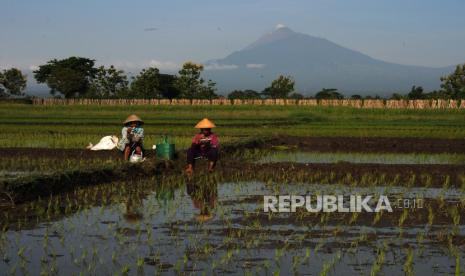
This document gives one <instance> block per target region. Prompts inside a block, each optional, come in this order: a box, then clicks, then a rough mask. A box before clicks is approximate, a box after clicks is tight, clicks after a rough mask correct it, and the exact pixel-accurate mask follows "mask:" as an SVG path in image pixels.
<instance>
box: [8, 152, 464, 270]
mask: <svg viewBox="0 0 465 276" xmlns="http://www.w3.org/2000/svg"><path fill="white" fill-rule="evenodd" d="M246 155H247V158H245V160H246V161H240V160H236V161H231V163H226V162H225V163H222V164H221V163H220V164H219V167H218V170H217V172H215V173H213V174H206V173H205V172H204V171H203V170H201V169H200V170H199V172H198V173H197V174H196V175H195V176H194V177H193V178H191V179H189V178H186V177H184V176H182V175H180V174H171V175H161V176H157V177H145V178H134V179H132V180H131V178H128V179H127V180H121V181H114V182H112V183H103V184H99V185H94V186H87V187H78V188H76V189H74V190H72V191H68V192H65V193H61V194H57V195H54V196H51V197H42V198H40V199H37V200H33V201H28V202H23V203H20V204H16V205H15V206H10V207H8V208H4V209H2V210H1V211H2V212H1V225H0V226H1V233H0V235H1V236H0V256H1V259H0V271H2V272H3V274H6V275H10V274H12V275H23V274H32V275H36V274H44V275H47V274H81V273H82V274H84V275H88V274H91V275H108V274H119V275H124V274H130V275H137V274H139V275H143V274H173V273H180V274H187V275H190V274H195V275H197V274H206V275H210V274H231V275H234V274H260V275H262V274H265V275H266V274H268V275H276V274H283V275H286V274H290V273H293V274H302V275H334V274H345V275H366V274H372V275H375V274H384V275H399V274H409V275H411V274H425V275H430V274H451V275H460V274H461V273H463V272H464V271H465V266H464V263H465V254H464V253H463V252H465V222H464V219H463V213H464V211H465V177H464V175H463V173H464V171H463V166H462V165H463V164H464V163H463V161H462V160H463V155H461V154H460V153H418V154H411V153H342V152H335V153H328V152H326V153H322V152H318V153H317V152H311V151H310V152H305V151H298V150H281V151H276V150H275V151H269V150H267V151H262V152H251V153H246ZM251 156H253V158H255V159H253V158H251ZM345 163H353V165H350V166H346V164H345ZM308 164H309V165H308ZM341 164H342V165H341ZM370 164H371V165H370ZM199 165H200V166H202V165H203V164H199ZM307 165H308V166H307ZM404 165H405V166H404ZM340 168H342V169H344V170H347V171H343V172H340V170H339V169H340ZM400 168H404V169H403V171H402V169H400ZM325 170H327V171H328V172H329V173H328V174H325ZM375 170H379V171H378V172H375ZM417 170H418V171H417ZM435 170H436V171H437V172H439V174H440V176H438V175H437V174H438V173H437V172H435ZM339 173H341V175H342V176H341V177H339V176H338V174H339ZM404 176H406V177H405V178H404ZM412 178H413V180H409V179H412ZM405 179H406V180H405ZM279 195H291V196H309V198H311V199H312V200H315V201H313V203H314V202H316V198H317V197H318V196H320V195H334V196H341V197H342V198H343V199H344V200H347V201H346V203H345V204H349V203H350V202H349V201H350V196H351V195H361V196H367V195H369V196H372V197H373V198H374V199H376V198H378V197H380V196H381V195H384V196H387V198H388V199H389V201H390V204H391V205H392V212H389V211H386V210H384V211H381V212H378V213H377V212H365V211H361V212H321V211H319V212H311V211H308V210H307V209H306V208H305V206H304V207H301V208H297V209H296V211H295V212H282V213H275V212H265V210H264V200H265V199H264V196H279Z"/></svg>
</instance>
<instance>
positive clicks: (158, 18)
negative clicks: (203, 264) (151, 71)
mask: <svg viewBox="0 0 465 276" xmlns="http://www.w3.org/2000/svg"><path fill="white" fill-rule="evenodd" d="M0 3H1V8H0V68H5V67H11V66H15V67H19V68H33V67H34V66H37V65H40V64H43V63H44V62H46V61H47V60H49V59H51V58H55V57H56V58H64V57H68V56H72V55H79V56H85V57H89V58H93V59H96V60H97V61H98V63H100V64H115V65H117V66H119V67H122V68H125V69H127V70H128V69H129V71H130V70H131V69H133V68H140V67H145V66H149V65H156V66H158V67H160V68H161V69H162V70H165V71H166V70H168V71H169V69H173V68H176V66H177V65H178V64H180V63H182V62H183V61H186V60H194V61H198V62H203V61H206V60H209V59H213V58H221V57H224V56H226V55H228V54H230V53H231V52H233V51H235V50H240V49H242V48H244V47H245V46H246V45H248V44H249V43H251V42H253V41H254V40H256V39H257V38H258V37H260V36H261V35H263V34H264V33H267V32H270V31H272V30H273V28H274V26H276V25H277V24H284V25H286V26H288V27H290V28H291V29H293V30H294V31H297V32H302V33H306V34H310V35H315V36H319V37H324V38H327V39H329V40H331V41H333V42H336V43H338V44H340V45H342V46H345V47H348V48H351V49H354V50H358V51H360V52H362V53H365V54H368V55H370V56H372V57H375V58H378V59H382V60H385V61H390V62H396V63H401V64H412V65H424V66H434V67H440V66H447V65H452V64H458V63H463V62H465V51H464V49H465V16H464V15H463V12H464V11H465V1H463V0H442V1H439V0H436V1H432V0H389V1H378V0H307V1H292V0H287V1H282V0H281V1H275V0H234V1H220V0H198V1H193V0H186V1H181V0H173V1H154V0H152V1H137V0H135V1H127V0H125V1H123V0H79V1H71V0H69V1H64V0H40V1H38V0H29V1H26V0H0ZM134 70H135V69H134Z"/></svg>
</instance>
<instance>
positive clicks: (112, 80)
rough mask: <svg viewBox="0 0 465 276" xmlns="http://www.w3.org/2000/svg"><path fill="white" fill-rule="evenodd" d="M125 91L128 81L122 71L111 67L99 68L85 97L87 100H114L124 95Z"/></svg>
mask: <svg viewBox="0 0 465 276" xmlns="http://www.w3.org/2000/svg"><path fill="white" fill-rule="evenodd" d="M127 90H128V80H127V77H126V75H125V74H124V71H123V70H118V69H116V68H115V67H114V66H113V65H111V66H110V67H109V68H105V67H104V66H100V67H99V68H97V71H96V73H95V76H94V78H93V79H92V81H91V83H90V88H89V90H88V92H87V93H86V95H85V96H86V97H89V98H115V97H118V96H121V95H126V93H127Z"/></svg>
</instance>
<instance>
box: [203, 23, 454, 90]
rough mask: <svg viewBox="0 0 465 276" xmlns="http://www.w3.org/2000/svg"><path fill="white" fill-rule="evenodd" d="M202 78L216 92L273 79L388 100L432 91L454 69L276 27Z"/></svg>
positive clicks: (214, 64)
mask: <svg viewBox="0 0 465 276" xmlns="http://www.w3.org/2000/svg"><path fill="white" fill-rule="evenodd" d="M206 68H209V69H210V70H207V71H206V75H207V76H208V78H211V79H212V80H213V81H215V82H216V83H217V87H218V89H219V91H220V92H223V93H224V92H229V91H231V90H233V89H255V90H259V91H261V90H263V89H264V88H265V87H266V86H268V85H269V84H270V83H271V81H272V80H273V79H275V78H276V77H277V76H278V75H280V74H284V75H290V76H292V77H294V79H295V80H296V89H297V91H299V92H301V93H304V94H313V93H315V92H317V91H319V90H321V89H322V88H337V89H339V90H340V91H341V92H343V93H345V94H352V93H358V94H361V95H367V94H370V95H374V94H378V95H380V96H388V95H390V94H392V93H393V92H404V93H405V92H407V91H409V90H410V88H411V87H412V85H417V86H423V87H424V88H425V89H426V90H434V89H438V88H439V85H440V77H441V76H443V75H446V74H449V73H450V72H452V71H453V69H454V68H455V66H449V67H443V68H430V67H423V66H411V65H401V64H395V63H389V62H385V61H381V60H377V59H375V58H372V57H370V56H367V55H365V54H363V53H360V52H357V51H354V50H351V49H347V48H344V47H342V46H340V45H337V44H335V43H333V42H331V41H329V40H327V39H324V38H319V37H314V36H310V35H306V34H302V33H298V32H294V31H292V30H291V29H289V28H288V27H285V26H283V25H278V26H277V27H276V29H275V30H274V31H273V32H271V33H268V34H266V35H264V36H262V37H261V38H259V39H258V40H257V41H255V42H253V43H252V44H250V45H248V46H247V47H245V48H244V49H242V50H240V51H236V52H234V53H232V54H230V55H228V56H227V57H225V58H222V59H216V60H210V61H208V62H206Z"/></svg>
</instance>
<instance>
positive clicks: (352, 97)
mask: <svg viewBox="0 0 465 276" xmlns="http://www.w3.org/2000/svg"><path fill="white" fill-rule="evenodd" d="M350 98H351V99H352V100H361V99H362V96H361V95H359V94H354V95H352V96H350Z"/></svg>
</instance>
